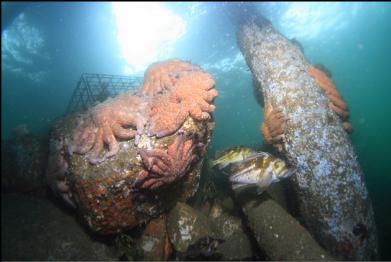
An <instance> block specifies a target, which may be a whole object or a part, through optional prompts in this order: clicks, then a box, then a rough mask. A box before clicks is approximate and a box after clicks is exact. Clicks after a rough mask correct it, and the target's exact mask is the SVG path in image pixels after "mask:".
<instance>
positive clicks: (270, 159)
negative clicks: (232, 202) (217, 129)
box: [229, 152, 294, 193]
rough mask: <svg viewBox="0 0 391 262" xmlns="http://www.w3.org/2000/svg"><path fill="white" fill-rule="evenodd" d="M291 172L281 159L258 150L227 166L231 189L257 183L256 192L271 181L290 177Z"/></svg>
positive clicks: (260, 190)
mask: <svg viewBox="0 0 391 262" xmlns="http://www.w3.org/2000/svg"><path fill="white" fill-rule="evenodd" d="M293 172H294V171H293V169H291V168H289V167H288V166H287V164H286V163H285V162H284V161H283V160H282V159H280V158H278V157H275V156H273V155H271V154H269V153H265V152H258V153H256V154H255V155H253V156H250V157H248V158H246V159H244V160H243V161H240V162H237V163H234V164H232V165H231V166H230V168H229V173H230V177H229V181H230V182H231V183H232V188H233V189H237V188H241V187H244V186H249V185H257V186H258V192H259V193H262V192H263V190H265V189H266V188H267V187H268V186H270V185H271V184H272V183H275V182H278V181H280V180H282V179H284V178H287V177H290V176H291V175H292V174H293Z"/></svg>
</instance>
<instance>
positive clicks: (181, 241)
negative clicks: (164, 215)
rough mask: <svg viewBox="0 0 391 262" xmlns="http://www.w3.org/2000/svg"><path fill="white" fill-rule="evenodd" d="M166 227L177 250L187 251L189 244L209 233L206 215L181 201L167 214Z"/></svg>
mask: <svg viewBox="0 0 391 262" xmlns="http://www.w3.org/2000/svg"><path fill="white" fill-rule="evenodd" d="M167 229H168V234H169V237H170V240H171V243H172V244H173V246H174V248H175V250H177V251H179V252H185V251H187V249H188V247H189V246H190V245H192V244H194V243H196V242H197V241H198V240H200V239H202V238H205V237H208V236H209V235H210V233H211V229H210V226H209V223H208V219H207V217H206V216H205V215H204V214H203V213H201V212H200V211H198V210H195V209H194V208H192V207H190V206H188V205H186V204H185V203H182V202H178V203H177V204H176V205H175V207H174V208H173V209H172V210H171V211H170V213H169V214H168V223H167Z"/></svg>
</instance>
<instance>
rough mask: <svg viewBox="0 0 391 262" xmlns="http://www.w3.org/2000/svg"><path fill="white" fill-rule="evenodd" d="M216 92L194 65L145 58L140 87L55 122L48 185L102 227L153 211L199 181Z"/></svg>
mask: <svg viewBox="0 0 391 262" xmlns="http://www.w3.org/2000/svg"><path fill="white" fill-rule="evenodd" d="M217 95H218V93H217V91H216V89H215V82H214V80H213V78H212V77H211V75H209V74H207V73H206V72H204V71H203V70H202V69H201V68H200V67H198V66H195V65H192V64H190V63H187V62H183V61H180V60H169V61H165V62H160V63H157V64H153V65H151V66H150V67H149V68H148V69H147V71H146V75H145V79H144V84H143V86H141V88H140V90H139V91H138V92H136V93H130V92H128V93H124V94H122V95H119V96H118V97H115V98H109V99H108V100H106V101H105V102H103V103H101V104H98V105H96V106H95V107H93V108H91V109H89V110H88V111H86V112H84V113H82V114H79V115H69V116H67V117H65V118H63V119H61V120H60V121H58V122H57V123H56V124H55V125H54V127H53V129H52V132H51V140H50V142H51V146H50V158H49V165H48V170H47V179H48V183H49V185H50V187H51V188H52V190H53V191H54V192H55V193H56V194H57V195H58V196H60V197H62V198H63V199H64V200H65V201H66V202H68V203H69V204H70V205H72V206H74V207H76V208H77V209H78V211H79V212H80V213H81V214H82V216H83V217H84V219H85V221H86V222H87V224H88V225H89V226H90V228H91V229H92V230H93V231H96V232H99V233H101V234H111V233H119V232H121V231H123V230H125V229H129V228H132V227H134V226H136V225H139V224H140V223H142V222H146V221H149V220H150V219H152V218H153V217H157V216H158V215H159V214H161V213H163V212H164V211H165V210H167V209H168V208H170V207H172V206H173V205H175V203H176V202H177V201H179V200H181V201H186V200H187V199H189V198H190V197H191V196H192V195H193V194H194V193H195V192H196V190H197V188H198V182H199V177H200V171H201V167H202V164H203V157H204V156H205V154H206V149H207V146H208V145H209V143H210V139H211V133H212V129H213V128H214V121H213V118H212V116H211V115H210V113H211V112H213V111H214V109H215V107H214V105H213V101H214V99H215V97H216V96H217Z"/></svg>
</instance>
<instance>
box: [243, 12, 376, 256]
mask: <svg viewBox="0 0 391 262" xmlns="http://www.w3.org/2000/svg"><path fill="white" fill-rule="evenodd" d="M258 21H260V20H259V19H258ZM261 21H262V22H257V19H248V20H247V21H245V22H244V23H243V24H241V27H240V29H239V31H238V35H237V37H238V42H239V46H240V49H241V51H242V53H243V54H244V56H245V58H246V62H247V64H248V66H249V67H250V69H251V71H252V73H253V75H254V78H255V81H256V82H257V83H258V86H259V87H260V89H259V90H258V92H260V93H262V97H263V98H264V100H265V101H264V104H265V105H266V104H268V103H271V104H272V105H273V107H275V108H281V109H282V111H283V113H284V115H285V116H286V117H288V118H289V119H290V121H289V122H288V123H287V126H286V129H285V133H284V134H285V139H284V143H283V146H282V154H283V155H284V156H285V158H286V159H287V160H288V162H289V163H290V165H292V166H293V167H294V168H295V169H296V174H295V175H294V177H293V179H292V180H293V181H294V185H295V188H296V194H297V198H298V203H299V209H300V212H301V216H302V217H303V220H304V223H305V226H306V227H307V228H308V229H309V231H310V232H311V234H312V235H313V236H314V237H315V238H316V239H317V241H318V242H319V243H320V244H321V245H322V246H323V247H324V248H325V249H326V250H327V251H329V252H330V253H331V254H333V255H334V256H335V257H336V258H337V259H349V260H369V259H374V258H377V257H378V246H377V236H376V228H375V223H374V215H373V210H372V205H371V201H370V199H369V196H368V191H367V187H366V183H365V178H364V174H363V172H362V169H361V168H360V165H359V163H358V159H357V155H356V153H355V151H354V149H353V146H352V144H351V142H350V140H349V136H348V134H347V133H346V132H345V131H344V129H343V125H342V121H341V119H340V118H339V117H338V115H337V114H336V113H335V112H333V111H332V110H331V109H330V108H329V107H328V99H327V97H326V96H325V94H324V92H322V90H321V88H320V87H319V86H318V85H317V83H316V81H315V80H314V79H313V78H312V77H311V76H310V75H309V74H308V67H309V66H310V64H309V63H308V62H307V60H306V59H305V57H304V55H303V53H302V51H301V50H300V48H299V47H298V46H297V45H296V44H294V43H292V42H291V41H289V40H288V39H286V38H285V37H284V36H282V35H281V34H280V33H278V32H277V31H276V30H274V28H273V27H272V25H271V24H270V23H268V22H266V21H265V20H264V19H263V20H261ZM357 228H359V229H360V230H356V229H357Z"/></svg>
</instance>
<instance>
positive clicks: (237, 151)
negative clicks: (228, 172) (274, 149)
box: [212, 146, 257, 169]
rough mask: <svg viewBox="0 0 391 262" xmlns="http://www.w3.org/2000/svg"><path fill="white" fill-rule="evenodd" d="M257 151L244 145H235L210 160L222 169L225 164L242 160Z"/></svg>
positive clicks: (213, 164)
mask: <svg viewBox="0 0 391 262" xmlns="http://www.w3.org/2000/svg"><path fill="white" fill-rule="evenodd" d="M256 153H257V152H256V151H255V150H254V149H252V148H249V147H244V146H235V147H231V148H229V149H227V150H224V151H223V152H222V153H221V154H219V157H218V158H217V159H215V160H213V161H212V166H216V165H217V166H218V167H219V169H223V168H225V167H226V166H228V165H230V164H233V163H236V162H239V161H242V160H244V159H246V158H248V157H250V156H252V155H255V154H256Z"/></svg>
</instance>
